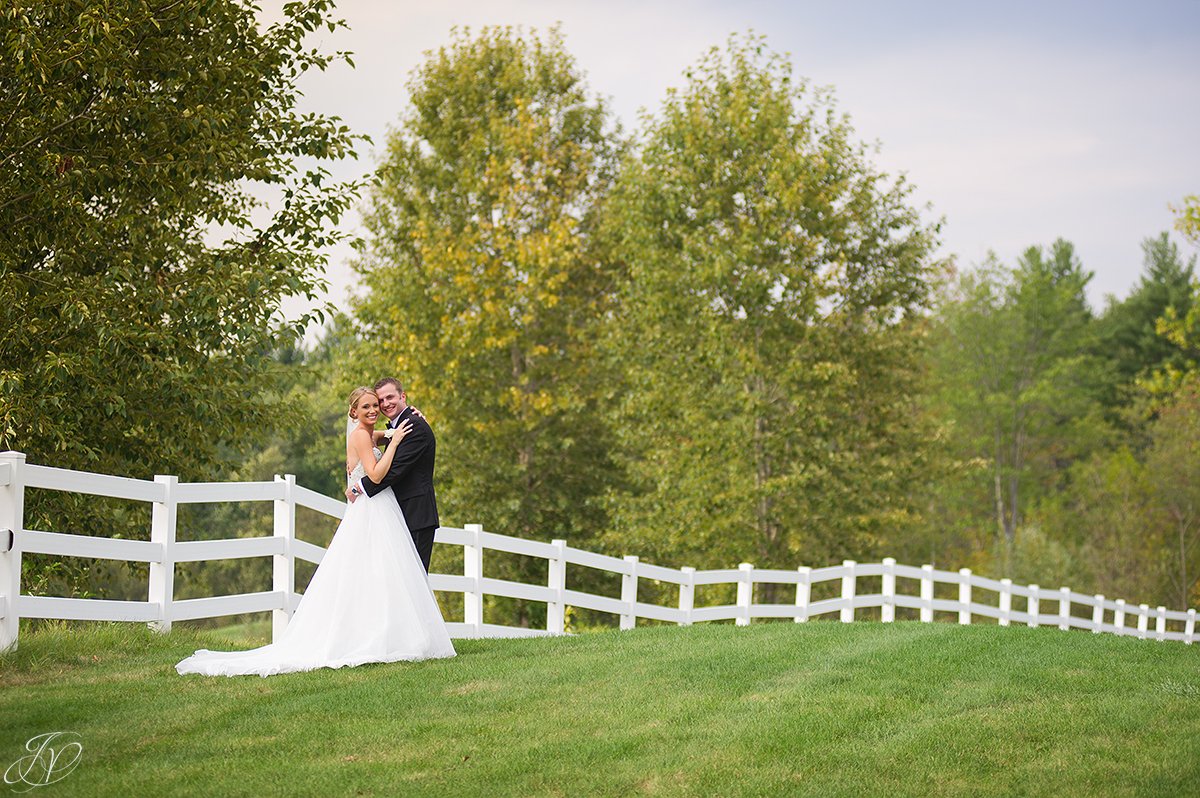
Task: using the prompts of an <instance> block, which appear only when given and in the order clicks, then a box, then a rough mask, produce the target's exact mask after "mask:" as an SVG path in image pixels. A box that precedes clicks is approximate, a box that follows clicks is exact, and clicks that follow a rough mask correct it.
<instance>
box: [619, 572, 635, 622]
mask: <svg viewBox="0 0 1200 798" xmlns="http://www.w3.org/2000/svg"><path fill="white" fill-rule="evenodd" d="M625 562H627V563H629V573H627V574H622V575H621V602H622V603H623V604H624V605H625V612H623V613H621V628H622V629H632V628H633V627H634V626H635V625H636V624H637V607H635V606H634V605H635V604H637V588H638V584H637V583H638V575H637V572H638V558H637V557H636V556H635V555H633V554H627V555H625Z"/></svg>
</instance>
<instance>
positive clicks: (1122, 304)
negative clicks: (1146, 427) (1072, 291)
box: [1097, 233, 1200, 403]
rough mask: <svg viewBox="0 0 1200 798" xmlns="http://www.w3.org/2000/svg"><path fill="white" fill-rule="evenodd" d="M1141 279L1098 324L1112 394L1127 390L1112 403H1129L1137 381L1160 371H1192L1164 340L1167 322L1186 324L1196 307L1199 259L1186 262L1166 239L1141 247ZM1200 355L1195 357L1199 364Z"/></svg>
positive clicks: (1172, 343)
mask: <svg viewBox="0 0 1200 798" xmlns="http://www.w3.org/2000/svg"><path fill="white" fill-rule="evenodd" d="M1142 251H1143V252H1144V253H1145V260H1144V263H1145V266H1144V270H1143V272H1142V277H1141V279H1140V280H1139V281H1138V283H1137V285H1135V286H1134V287H1133V290H1132V291H1131V292H1130V293H1129V296H1127V297H1126V298H1125V299H1123V300H1121V301H1112V302H1111V303H1110V304H1109V306H1108V308H1107V309H1106V310H1105V312H1104V315H1103V316H1101V317H1100V319H1098V321H1097V325H1098V329H1097V345H1098V346H1097V354H1098V355H1099V356H1101V357H1103V358H1105V359H1107V360H1109V361H1111V362H1112V364H1113V370H1114V372H1115V373H1114V375H1113V376H1114V378H1115V379H1114V382H1113V388H1114V389H1115V390H1117V391H1120V390H1122V389H1125V391H1124V393H1125V395H1123V396H1115V397H1113V398H1112V399H1110V401H1116V400H1121V401H1122V402H1123V403H1127V402H1128V401H1129V400H1130V398H1131V396H1130V394H1129V391H1128V389H1129V388H1131V387H1133V385H1134V380H1135V379H1137V378H1139V377H1142V378H1144V377H1148V376H1150V375H1151V374H1152V373H1153V372H1155V371H1161V370H1171V371H1176V372H1177V371H1180V370H1183V369H1186V368H1187V363H1188V353H1187V352H1186V351H1184V350H1183V349H1182V348H1181V345H1180V344H1179V343H1177V342H1175V341H1172V340H1171V339H1170V337H1169V336H1167V335H1164V334H1163V328H1162V321H1163V320H1164V318H1166V319H1180V318H1186V317H1187V315H1188V313H1189V311H1190V310H1191V307H1192V305H1193V300H1192V290H1193V289H1192V286H1193V283H1194V282H1195V280H1196V256H1194V255H1193V256H1192V257H1191V258H1190V259H1188V260H1187V262H1186V263H1185V262H1184V259H1183V256H1182V255H1181V254H1180V252H1179V247H1177V246H1176V245H1175V244H1174V243H1172V242H1171V240H1170V238H1169V237H1168V236H1167V234H1166V233H1163V234H1162V235H1160V236H1158V237H1156V238H1148V239H1146V240H1145V241H1144V242H1142ZM1197 356H1200V351H1197V352H1195V353H1192V355H1191V357H1192V359H1193V360H1194V359H1195V358H1196V357H1197Z"/></svg>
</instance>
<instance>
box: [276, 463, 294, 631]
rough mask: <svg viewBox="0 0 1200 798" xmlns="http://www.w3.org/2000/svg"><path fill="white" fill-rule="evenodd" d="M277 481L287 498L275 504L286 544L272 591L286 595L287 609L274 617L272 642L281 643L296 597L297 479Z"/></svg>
mask: <svg viewBox="0 0 1200 798" xmlns="http://www.w3.org/2000/svg"><path fill="white" fill-rule="evenodd" d="M275 481H276V482H277V483H281V486H282V487H283V498H282V499H276V500H275V537H276V538H278V539H279V540H281V541H282V542H283V551H282V552H281V553H280V554H276V555H274V556H273V557H272V558H271V589H272V590H274V591H275V592H276V593H283V606H282V607H276V608H275V610H274V611H273V612H272V613H271V639H272V640H278V639H280V638H281V637H282V636H283V633H284V631H285V630H286V629H287V627H288V623H289V622H290V621H291V620H292V604H293V602H294V601H295V599H294V598H293V597H294V596H295V595H296V547H295V546H293V545H292V542H293V541H294V540H295V539H296V477H295V475H294V474H285V475H284V476H282V477H281V476H279V475H278V474H276V475H275Z"/></svg>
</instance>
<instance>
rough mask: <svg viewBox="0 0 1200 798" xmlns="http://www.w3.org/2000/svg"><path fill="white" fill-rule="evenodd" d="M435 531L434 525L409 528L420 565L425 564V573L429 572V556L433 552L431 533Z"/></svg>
mask: <svg viewBox="0 0 1200 798" xmlns="http://www.w3.org/2000/svg"><path fill="white" fill-rule="evenodd" d="M436 531H437V527H436V526H427V527H423V528H421V529H410V530H409V532H410V533H411V534H412V539H413V543H414V544H416V547H417V555H418V556H419V557H420V558H421V565H424V566H425V573H429V558H430V556H431V555H432V554H433V533H434V532H436Z"/></svg>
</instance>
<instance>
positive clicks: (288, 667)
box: [175, 648, 458, 678]
mask: <svg viewBox="0 0 1200 798" xmlns="http://www.w3.org/2000/svg"><path fill="white" fill-rule="evenodd" d="M252 653H255V650H254V649H251V650H250V651H232V652H230V651H209V650H208V649H207V648H202V649H200V650H198V651H197V652H196V653H195V654H193V655H192V656H191V657H188V658H187V659H185V660H183V661H182V662H180V663H179V664H178V665H176V666H175V670H176V671H178V672H179V675H180V676H193V675H195V676H262V677H264V678H265V677H267V676H279V675H282V674H285V673H310V672H311V671H319V670H321V669H322V668H329V669H330V670H338V669H340V668H357V667H358V666H360V665H372V664H379V665H386V664H388V663H392V662H425V661H427V660H434V659H450V658H451V657H455V656H458V655H457V653H456V652H454V651H450V652H449V653H444V654H430V655H412V654H400V655H397V656H390V657H389V656H385V657H355V658H352V659H344V660H335V661H333V662H314V663H305V664H298V663H297V664H286V663H280V664H279V665H277V666H271V667H269V668H258V669H247V670H235V669H232V668H230V667H229V662H228V660H226V661H225V662H223V663H221V666H217V663H211V664H208V665H206V664H204V663H201V662H190V660H192V659H193V658H197V657H200V655H202V654H218V655H224V656H225V657H228V656H229V655H230V654H252Z"/></svg>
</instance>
